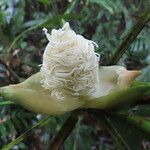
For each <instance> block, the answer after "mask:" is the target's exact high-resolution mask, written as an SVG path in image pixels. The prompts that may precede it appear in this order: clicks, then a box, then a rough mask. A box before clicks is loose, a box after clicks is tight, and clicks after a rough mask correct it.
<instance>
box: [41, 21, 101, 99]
mask: <svg viewBox="0 0 150 150" xmlns="http://www.w3.org/2000/svg"><path fill="white" fill-rule="evenodd" d="M43 30H44V31H45V34H46V36H47V38H48V40H49V43H48V45H47V47H46V49H45V52H44V54H43V65H42V67H41V73H42V77H43V80H42V86H43V87H44V88H45V89H49V90H50V94H51V96H56V97H57V98H59V99H63V98H65V97H68V96H69V95H70V96H71V95H74V96H81V95H89V96H96V95H97V92H98V91H99V77H98V62H99V55H98V54H96V53H95V52H94V47H95V46H97V44H96V43H94V42H93V41H90V40H87V39H85V38H84V37H83V36H81V35H78V34H76V33H75V32H74V31H73V30H72V29H71V28H70V26H69V23H66V24H65V25H64V26H63V27H62V28H61V29H59V30H56V29H53V30H52V32H51V34H49V33H47V29H45V28H44V29H43Z"/></svg>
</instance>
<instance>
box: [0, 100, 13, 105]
mask: <svg viewBox="0 0 150 150" xmlns="http://www.w3.org/2000/svg"><path fill="white" fill-rule="evenodd" d="M14 104H15V103H14V102H12V101H4V102H0V106H6V105H14Z"/></svg>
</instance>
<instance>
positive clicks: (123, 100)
mask: <svg viewBox="0 0 150 150" xmlns="http://www.w3.org/2000/svg"><path fill="white" fill-rule="evenodd" d="M111 69H112V68H111ZM111 69H110V68H109V67H108V68H107V67H105V70H104V69H103V75H102V72H101V71H100V75H102V76H103V77H101V79H103V80H101V81H105V82H107V84H112V83H113V82H112V83H111V81H113V79H119V77H120V74H118V75H117V73H116V74H115V72H116V69H114V68H113V69H112V70H113V71H112V70H111ZM109 71H111V72H112V73H111V74H110V75H111V76H110V77H109V76H108V72H109ZM113 72H114V74H113ZM128 73H129V72H128ZM130 73H131V72H130ZM130 73H129V74H130ZM129 74H128V75H127V76H128V77H126V76H125V77H126V78H129ZM137 74H138V72H132V73H131V76H132V80H133V79H134V77H136V76H137ZM133 76H134V77H133ZM104 77H105V78H104ZM41 79H42V77H41V73H40V72H39V73H36V74H34V75H32V76H31V77H30V78H28V79H27V80H25V81H24V82H22V83H20V84H16V85H9V86H6V87H2V88H1V89H0V94H1V96H3V97H4V98H7V99H9V100H11V101H14V102H15V103H18V104H20V105H22V106H23V107H24V108H26V109H28V110H30V111H33V112H36V113H42V114H50V115H53V114H62V113H65V112H68V111H72V110H75V109H79V108H97V109H110V108H115V107H118V106H120V105H125V104H129V103H133V102H135V101H137V100H138V99H140V98H142V97H143V96H144V94H145V93H146V92H147V91H148V90H149V89H150V85H149V84H148V85H141V86H135V87H128V88H124V89H123V88H120V89H119V82H116V83H118V85H116V86H115V84H114V86H113V87H114V88H113V89H112V91H114V92H112V91H111V90H109V92H107V91H105V94H104V95H105V96H99V97H98V98H91V97H86V95H85V96H84V97H74V96H72V97H68V98H67V99H63V100H59V99H56V98H54V97H52V96H51V95H50V93H49V90H46V89H44V88H43V87H42V86H41V82H40V81H41ZM122 79H123V78H122ZM130 81H131V80H130ZM120 83H122V82H120ZM130 84H131V83H130ZM128 85H129V83H128ZM117 87H118V88H117ZM115 88H116V89H115ZM106 93H108V94H106Z"/></svg>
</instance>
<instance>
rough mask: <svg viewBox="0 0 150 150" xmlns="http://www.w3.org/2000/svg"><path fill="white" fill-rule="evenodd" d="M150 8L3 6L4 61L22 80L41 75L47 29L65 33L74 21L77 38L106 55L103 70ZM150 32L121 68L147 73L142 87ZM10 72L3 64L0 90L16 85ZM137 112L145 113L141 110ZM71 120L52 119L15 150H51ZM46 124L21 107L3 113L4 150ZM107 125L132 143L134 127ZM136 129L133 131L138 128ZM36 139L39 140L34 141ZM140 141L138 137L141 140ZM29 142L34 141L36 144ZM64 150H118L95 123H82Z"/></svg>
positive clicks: (93, 3) (98, 3)
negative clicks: (66, 23) (39, 124)
mask: <svg viewBox="0 0 150 150" xmlns="http://www.w3.org/2000/svg"><path fill="white" fill-rule="evenodd" d="M149 6H150V1H149V0H144V1H143V0H111V1H110V0H68V1H67V0H64V1H62V0H37V1H31V0H1V1H0V59H1V60H2V61H4V62H5V63H7V64H8V66H9V68H11V70H12V71H13V72H15V74H17V76H18V78H19V79H20V80H24V79H25V78H27V77H29V76H30V75H32V74H33V73H35V72H37V71H39V69H40V68H39V66H38V65H39V64H41V63H42V54H43V51H44V48H45V46H46V44H47V42H48V41H47V40H46V38H45V35H44V34H43V31H42V28H43V27H46V28H48V29H49V31H51V29H52V28H58V27H60V26H61V25H62V20H64V21H69V22H70V24H71V27H72V28H73V29H74V30H75V31H76V32H77V33H79V34H82V35H83V36H84V37H86V38H88V39H92V40H94V41H95V42H96V43H98V45H99V48H98V49H97V52H99V53H100V54H101V62H100V64H104V62H105V61H106V60H108V59H110V57H111V56H112V54H113V53H114V52H115V50H116V48H117V47H118V46H119V44H120V43H121V41H122V40H123V39H124V37H125V36H126V35H127V33H128V31H130V30H131V27H132V26H133V24H134V23H135V21H136V20H137V19H138V17H139V16H140V15H141V14H142V13H143V12H144V11H145V10H146V9H148V8H149ZM149 26H150V24H149V23H148V24H147V25H146V27H145V28H144V29H143V30H142V32H141V33H140V34H139V35H138V37H137V38H136V40H135V41H134V42H133V43H132V44H131V46H130V48H129V50H128V51H127V52H126V53H125V54H124V55H123V57H122V59H121V60H120V62H119V64H121V65H124V66H126V67H127V68H128V69H142V70H143V75H142V76H140V77H139V79H140V80H143V81H150V67H149V62H150V55H149V49H150V42H149V41H150V36H149V35H150V30H149ZM9 71H10V70H8V68H6V66H5V65H4V64H0V84H1V86H2V85H7V84H9V83H16V81H14V80H15V79H12V76H11V75H10V73H9ZM138 110H141V112H143V111H142V108H141V107H140V109H138ZM138 112H139V111H137V113H138ZM148 113H149V111H148ZM138 115H139V114H138ZM67 116H68V114H65V115H63V116H54V117H51V119H50V121H49V122H48V123H47V125H45V126H43V127H42V128H38V130H35V131H34V132H33V133H32V134H31V135H30V136H29V137H28V138H27V139H25V140H24V141H21V143H19V144H18V145H16V146H14V148H13V149H14V150H18V149H33V148H37V149H38V148H39V149H46V147H47V146H48V145H49V142H50V141H51V139H52V137H53V136H54V135H55V134H56V132H57V131H58V130H59V129H60V127H61V125H62V124H63V122H64V120H65V119H66V117H67ZM41 118H42V116H41V115H35V114H33V113H31V112H28V111H26V110H22V108H21V107H19V106H5V107H0V147H3V146H4V145H6V144H7V143H9V142H10V141H11V140H12V139H15V138H16V137H17V136H18V135H20V134H21V133H23V132H24V131H25V130H27V129H28V128H29V127H30V126H32V125H34V124H36V123H37V121H38V120H40V119H41ZM105 119H106V123H107V122H108V121H109V122H111V125H112V126H116V128H117V130H118V131H117V132H119V130H121V131H124V132H123V133H121V134H123V137H125V139H123V141H125V142H127V141H126V140H127V138H128V137H126V136H125V134H126V132H127V131H126V130H127V129H128V127H129V126H130V125H127V126H126V127H125V126H124V124H122V122H120V124H122V125H120V126H119V124H116V121H115V120H116V119H117V118H111V117H110V116H108V117H107V118H105ZM96 120H97V119H96ZM92 122H94V126H93V124H92ZM123 123H124V121H123ZM81 124H82V125H81ZM89 124H90V125H89ZM95 124H96V125H95ZM127 124H128V123H127ZM118 126H119V127H122V128H121V129H120V128H119V127H118ZM131 129H133V130H134V128H133V127H132V128H131ZM36 131H39V132H38V133H37V132H36ZM41 131H42V132H41ZM130 132H132V131H130ZM113 133H114V132H112V134H113ZM35 134H36V135H37V137H34V136H35ZM138 135H139V134H136V137H137V136H138ZM120 136H121V135H120ZM30 137H32V138H33V137H34V138H33V139H32V140H31V139H30ZM39 137H40V142H39V143H38V145H37V144H35V143H34V140H35V141H37V142H38V141H39V139H38V138H39ZM134 137H135V136H134ZM130 138H131V137H130ZM140 140H141V142H142V144H141V143H140ZM30 141H31V142H30ZM134 142H135V140H134ZM138 142H139V145H140V148H141V147H142V148H143V147H144V145H145V144H143V143H144V142H147V141H146V138H145V139H143V138H142V135H140V137H138ZM130 145H132V143H130V144H129V146H130ZM133 145H134V146H135V147H134V148H133V147H132V146H131V147H129V149H131V148H132V149H133V150H134V149H135V150H138V149H139V150H140V148H139V147H136V146H137V145H136V144H135V143H134V144H133ZM38 146H39V147H38ZM144 148H145V147H144ZM62 149H65V150H99V149H101V150H116V149H118V148H117V146H116V145H115V144H114V143H113V142H112V139H111V137H110V134H109V133H108V132H107V131H105V129H104V127H103V126H100V125H99V124H98V123H97V122H96V121H95V120H93V119H92V118H91V119H83V118H82V117H81V118H80V119H79V121H78V123H77V125H76V128H75V130H74V131H73V133H72V134H71V136H70V137H69V138H68V139H67V141H66V143H65V145H64V147H63V148H62ZM145 149H146V148H145ZM147 150H148V149H147Z"/></svg>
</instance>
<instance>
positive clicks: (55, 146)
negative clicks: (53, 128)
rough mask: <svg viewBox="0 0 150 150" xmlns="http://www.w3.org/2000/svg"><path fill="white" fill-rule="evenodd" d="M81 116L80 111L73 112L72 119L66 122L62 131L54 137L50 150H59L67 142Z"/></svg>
mask: <svg viewBox="0 0 150 150" xmlns="http://www.w3.org/2000/svg"><path fill="white" fill-rule="evenodd" d="M79 114H80V111H78V112H76V111H74V112H72V113H71V115H70V117H69V118H68V119H67V120H66V121H65V123H64V125H63V126H62V128H61V129H60V131H59V132H58V133H57V135H56V136H55V137H54V139H53V141H52V143H51V145H50V146H49V148H48V149H49V150H59V149H60V148H61V146H62V144H63V143H64V141H65V140H66V138H67V137H68V136H69V135H70V133H71V132H72V130H73V128H74V126H75V124H76V122H77V121H78V116H79Z"/></svg>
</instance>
